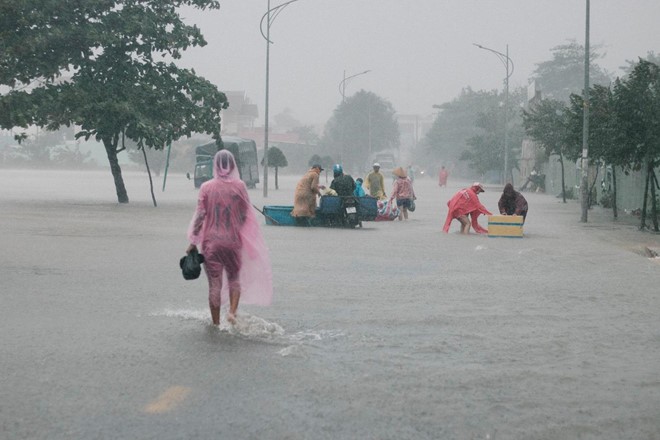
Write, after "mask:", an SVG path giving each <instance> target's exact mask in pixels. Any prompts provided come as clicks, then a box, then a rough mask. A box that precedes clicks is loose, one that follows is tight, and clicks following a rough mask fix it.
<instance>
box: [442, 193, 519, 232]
mask: <svg viewBox="0 0 660 440" xmlns="http://www.w3.org/2000/svg"><path fill="white" fill-rule="evenodd" d="M484 191H485V189H484V187H483V185H482V184H481V183H479V182H474V183H473V184H472V185H471V186H469V187H468V188H463V189H461V190H460V191H458V192H457V193H456V194H454V196H453V197H452V198H451V199H449V201H448V202H447V207H448V208H449V211H448V212H447V218H446V219H445V225H444V227H443V228H442V230H443V231H444V232H445V233H448V232H449V227H450V226H451V222H452V221H453V220H454V219H456V220H458V221H459V222H460V224H461V234H469V233H470V226H472V228H473V229H474V231H475V232H477V233H480V234H487V233H488V230H486V229H484V228H482V227H481V226H480V225H479V222H478V221H477V219H478V217H479V216H480V215H481V214H484V215H493V214H492V213H491V212H490V211H489V210H488V209H487V208H486V207H485V206H484V205H483V204H482V203H481V202H480V201H479V194H480V193H482V192H484ZM497 207H498V209H499V211H500V215H519V216H522V218H523V224H524V223H525V219H526V218H527V210H528V205H527V200H525V197H523V195H522V194H520V193H519V192H518V191H516V190H515V189H513V185H511V184H510V183H507V184H506V185H504V191H503V192H502V195H501V196H500V200H499V201H498V202H497ZM468 217H469V219H468Z"/></svg>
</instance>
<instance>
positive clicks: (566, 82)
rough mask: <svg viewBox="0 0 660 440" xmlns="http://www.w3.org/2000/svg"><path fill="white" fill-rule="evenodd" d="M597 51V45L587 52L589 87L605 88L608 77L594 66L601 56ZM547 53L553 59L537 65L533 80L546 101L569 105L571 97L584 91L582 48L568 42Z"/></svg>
mask: <svg viewBox="0 0 660 440" xmlns="http://www.w3.org/2000/svg"><path fill="white" fill-rule="evenodd" d="M599 49H600V46H598V45H596V46H591V47H590V50H589V52H590V53H589V63H590V65H589V83H590V84H602V85H607V84H609V83H610V81H611V75H610V74H609V73H608V72H607V71H606V70H605V69H603V68H601V67H600V66H598V64H596V61H597V60H598V59H600V58H602V57H603V56H604V55H602V54H600V53H599V52H598V50H599ZM550 50H551V52H552V59H551V60H548V61H544V62H541V63H538V64H537V65H536V70H535V71H534V75H533V78H534V79H535V80H536V81H538V83H539V84H540V85H541V88H542V90H543V94H544V96H545V97H547V98H551V99H555V100H558V101H563V102H568V100H569V96H570V95H571V94H572V93H580V92H581V91H582V89H584V46H583V45H581V44H579V43H577V42H576V41H575V40H568V42H567V43H565V44H560V45H559V46H555V47H553V48H552V49H550Z"/></svg>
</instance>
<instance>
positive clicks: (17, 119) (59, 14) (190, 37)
mask: <svg viewBox="0 0 660 440" xmlns="http://www.w3.org/2000/svg"><path fill="white" fill-rule="evenodd" d="M180 6H192V7H197V8H200V9H207V8H209V9H217V8H219V6H220V5H219V2H218V1H214V0H175V1H166V0H90V1H86V2H44V1H37V2H26V1H18V2H9V3H7V4H6V5H4V6H3V9H2V12H3V20H0V23H1V24H0V35H1V36H2V38H0V66H2V69H0V72H2V73H1V74H0V85H8V86H10V87H12V90H11V91H10V92H9V93H7V94H5V95H3V96H0V127H2V128H14V127H22V128H27V127H28V126H30V125H36V126H39V127H46V128H47V129H49V130H55V129H57V128H59V127H60V126H62V125H66V126H75V127H77V128H78V130H77V133H76V138H80V137H84V138H85V139H89V138H90V137H93V138H95V139H96V140H97V141H100V142H102V143H103V146H104V148H105V150H106V154H107V157H108V162H109V164H110V169H111V171H112V176H113V178H114V182H115V188H116V192H117V199H118V201H119V202H120V203H128V194H127V192H126V188H125V186H124V181H123V178H122V175H121V168H120V166H119V162H118V159H117V154H118V153H119V152H121V151H123V150H124V149H125V140H126V139H131V140H133V141H134V142H135V143H136V144H137V145H138V148H141V149H142V148H155V149H162V148H164V146H165V145H167V144H168V143H170V142H172V141H173V140H176V139H179V138H180V137H182V136H188V137H189V136H191V135H192V134H193V133H208V134H212V135H213V137H214V139H216V140H217V141H218V142H219V139H220V110H221V109H224V108H227V106H228V103H227V98H226V96H225V94H224V93H222V92H220V91H218V89H217V88H216V86H215V85H213V84H211V83H210V82H209V81H207V80H205V79H204V78H202V77H199V76H197V75H196V74H195V72H194V71H193V70H188V69H182V68H179V67H177V66H176V64H175V63H174V62H172V61H167V60H172V59H174V60H176V59H178V58H180V56H181V52H182V51H184V50H186V49H187V48H189V47H191V46H204V45H205V44H206V41H205V40H204V38H203V36H202V34H201V32H200V30H199V28H197V27H196V26H189V25H186V24H185V23H184V22H183V21H182V20H181V17H180V15H179V12H178V9H177V8H179V7H180ZM65 71H69V72H70V77H64V72H65Z"/></svg>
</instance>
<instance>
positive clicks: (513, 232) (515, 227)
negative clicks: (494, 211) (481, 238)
mask: <svg viewBox="0 0 660 440" xmlns="http://www.w3.org/2000/svg"><path fill="white" fill-rule="evenodd" d="M488 236H489V237H509V238H522V237H523V218H522V215H491V216H489V217H488Z"/></svg>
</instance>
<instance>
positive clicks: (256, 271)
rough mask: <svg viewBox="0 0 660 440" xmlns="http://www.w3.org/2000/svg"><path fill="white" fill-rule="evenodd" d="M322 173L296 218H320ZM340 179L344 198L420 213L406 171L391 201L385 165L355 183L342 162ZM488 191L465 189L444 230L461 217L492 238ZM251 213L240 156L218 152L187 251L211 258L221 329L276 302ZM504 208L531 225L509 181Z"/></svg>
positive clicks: (299, 190) (302, 191)
mask: <svg viewBox="0 0 660 440" xmlns="http://www.w3.org/2000/svg"><path fill="white" fill-rule="evenodd" d="M321 171H323V167H322V166H321V165H318V164H317V165H313V166H312V168H310V170H309V171H308V172H307V173H306V174H305V175H304V176H303V177H302V178H301V179H300V181H299V182H298V184H297V185H296V190H295V197H294V199H295V200H294V208H293V211H292V213H291V215H292V216H294V217H298V218H305V217H313V216H315V214H316V198H317V197H319V196H321V195H322V194H323V191H325V190H326V188H325V187H324V186H323V185H319V175H320V173H321ZM333 174H334V179H333V181H332V184H331V185H330V190H332V191H333V192H335V193H336V194H337V195H339V196H354V197H375V198H378V199H379V200H381V201H387V202H388V203H390V204H392V203H393V202H394V200H396V204H397V206H398V207H399V208H400V214H399V220H404V219H407V218H408V211H409V210H411V209H414V202H415V199H416V196H415V191H414V188H413V183H412V179H411V178H410V177H409V176H408V173H407V172H406V170H404V169H403V168H401V167H398V168H396V169H395V170H394V171H393V175H394V182H393V184H392V192H391V194H390V197H389V199H388V198H387V195H386V193H385V178H384V176H383V174H382V173H381V172H380V165H379V164H378V163H374V164H373V171H371V172H370V173H369V174H368V175H367V176H366V178H365V180H364V181H363V180H362V179H360V178H358V179H357V180H356V181H354V180H353V178H352V177H351V176H350V175H348V174H345V173H344V171H343V168H342V166H341V165H339V164H337V165H335V166H334V167H333ZM363 184H364V188H362V186H363ZM440 186H446V175H445V176H444V182H443V177H442V176H441V179H440ZM365 189H366V191H365ZM367 191H368V194H367ZM484 191H485V190H484V187H483V185H481V184H480V183H479V182H475V183H473V184H472V185H471V186H470V187H468V188H464V189H461V190H460V191H458V192H457V193H456V194H455V195H454V196H453V197H452V198H451V199H450V200H449V202H448V203H447V206H448V207H449V212H448V214H447V219H446V221H445V225H444V228H443V230H444V231H445V232H448V231H449V226H450V224H451V222H452V221H453V220H454V219H456V220H458V221H459V222H460V223H461V233H463V234H467V233H469V231H470V226H472V228H474V230H475V231H476V232H479V233H487V232H488V231H486V230H485V229H483V228H482V227H481V226H479V223H478V222H477V217H478V216H479V215H481V214H486V215H491V213H490V211H488V209H486V207H484V205H482V204H481V202H480V201H479V194H480V193H482V192H484ZM251 207H252V203H251V202H250V199H249V196H248V192H247V188H246V186H245V183H244V182H243V181H242V180H241V179H240V175H239V172H238V168H237V166H236V161H235V159H234V156H233V155H232V153H231V152H229V151H227V150H221V151H219V152H218V153H216V155H215V157H214V159H213V179H211V180H209V181H207V182H205V183H204V184H202V186H201V188H200V190H199V196H198V201H197V208H196V210H195V213H194V215H193V219H192V221H191V222H190V226H189V227H188V240H189V242H190V244H189V246H188V248H187V249H186V253H190V252H192V251H193V250H197V251H199V252H200V253H201V254H203V255H204V269H205V272H206V275H207V278H208V291H209V295H208V298H209V309H210V312H211V320H212V322H213V324H214V325H216V326H217V325H219V324H220V307H221V305H223V304H226V303H229V310H228V312H227V320H228V321H229V322H230V323H231V324H234V323H236V313H237V310H238V305H239V302H244V303H248V304H257V305H268V304H270V302H271V299H272V296H273V281H272V273H271V264H270V258H269V255H268V249H267V247H266V244H265V241H264V239H263V236H262V233H261V228H260V226H259V223H258V221H257V219H256V216H255V213H254V211H253V210H252V209H251ZM498 208H499V211H500V214H502V215H521V216H522V217H523V222H524V219H525V218H526V216H527V210H528V205H527V201H526V200H525V198H524V197H523V196H522V195H521V194H520V193H519V192H518V191H515V190H514V189H513V186H512V185H511V184H510V183H509V184H507V185H506V186H505V187H504V191H503V193H502V196H501V197H500V200H499V202H498ZM468 217H470V219H468Z"/></svg>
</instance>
